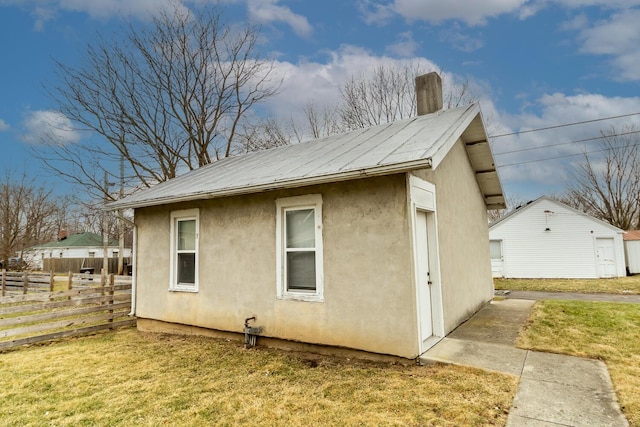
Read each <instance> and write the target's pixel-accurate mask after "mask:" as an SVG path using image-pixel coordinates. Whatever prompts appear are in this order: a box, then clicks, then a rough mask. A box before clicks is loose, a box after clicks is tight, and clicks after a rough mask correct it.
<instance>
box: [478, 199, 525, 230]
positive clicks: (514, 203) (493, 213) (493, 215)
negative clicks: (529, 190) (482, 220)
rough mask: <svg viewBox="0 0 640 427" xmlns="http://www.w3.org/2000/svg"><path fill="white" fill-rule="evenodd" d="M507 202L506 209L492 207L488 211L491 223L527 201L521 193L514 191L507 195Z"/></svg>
mask: <svg viewBox="0 0 640 427" xmlns="http://www.w3.org/2000/svg"><path fill="white" fill-rule="evenodd" d="M505 202H506V204H507V208H506V209H492V210H488V211H487V219H488V220H489V223H490V224H491V223H492V222H495V221H497V220H499V219H500V218H502V217H503V216H505V215H507V214H508V213H509V212H511V211H513V210H514V209H517V208H518V207H520V206H522V205H524V204H525V203H526V202H525V201H524V200H523V199H522V197H521V196H520V195H518V194H513V193H511V194H510V195H508V196H506V197H505Z"/></svg>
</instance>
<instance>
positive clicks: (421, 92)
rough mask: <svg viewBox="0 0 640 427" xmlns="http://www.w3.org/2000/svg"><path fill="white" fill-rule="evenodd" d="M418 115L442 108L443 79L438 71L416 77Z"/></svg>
mask: <svg viewBox="0 0 640 427" xmlns="http://www.w3.org/2000/svg"><path fill="white" fill-rule="evenodd" d="M416 101H417V107H418V115H419V116H423V115H425V114H431V113H435V112H436V111H440V110H442V79H441V78H440V75H439V74H438V73H436V72H431V73H429V74H424V75H422V76H418V77H416Z"/></svg>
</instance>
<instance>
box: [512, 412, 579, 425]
mask: <svg viewBox="0 0 640 427" xmlns="http://www.w3.org/2000/svg"><path fill="white" fill-rule="evenodd" d="M558 426H562V427H567V426H565V425H563V424H558V423H550V422H547V421H540V420H533V419H531V418H525V417H521V416H519V415H513V414H510V415H509V419H508V420H507V427H558Z"/></svg>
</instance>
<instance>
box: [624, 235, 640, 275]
mask: <svg viewBox="0 0 640 427" xmlns="http://www.w3.org/2000/svg"><path fill="white" fill-rule="evenodd" d="M622 240H623V241H624V260H625V263H626V265H627V272H628V273H629V274H640V230H629V231H627V232H626V233H624V234H623V235H622Z"/></svg>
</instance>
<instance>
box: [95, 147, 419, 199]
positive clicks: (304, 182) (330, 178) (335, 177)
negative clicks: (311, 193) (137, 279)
mask: <svg viewBox="0 0 640 427" xmlns="http://www.w3.org/2000/svg"><path fill="white" fill-rule="evenodd" d="M431 165H432V160H431V158H430V157H428V158H424V159H419V160H414V161H411V162H404V163H398V164H392V165H381V166H375V167H370V168H366V169H358V170H353V171H347V172H340V173H337V174H329V175H320V176H311V177H306V178H296V179H291V180H284V181H274V182H271V183H266V184H259V185H248V186H243V187H230V188H226V189H223V190H220V191H214V192H209V193H194V194H186V195H184V196H179V197H163V198H156V199H148V200H142V201H139V202H136V201H132V202H129V203H126V202H125V203H119V202H117V201H116V202H112V203H109V204H107V205H106V206H105V209H107V210H112V211H113V210H118V209H137V208H144V207H150V206H158V205H167V204H170V203H184V202H191V201H195V200H203V199H214V198H218V197H229V196H240V195H246V194H254V193H261V192H264V191H272V190H282V189H289V188H296V187H304V186H309V185H319V184H329V183H333V182H340V181H349V180H352V179H359V178H367V177H374V176H384V175H391V174H395V173H404V172H409V171H412V170H416V169H430V168H431Z"/></svg>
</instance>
